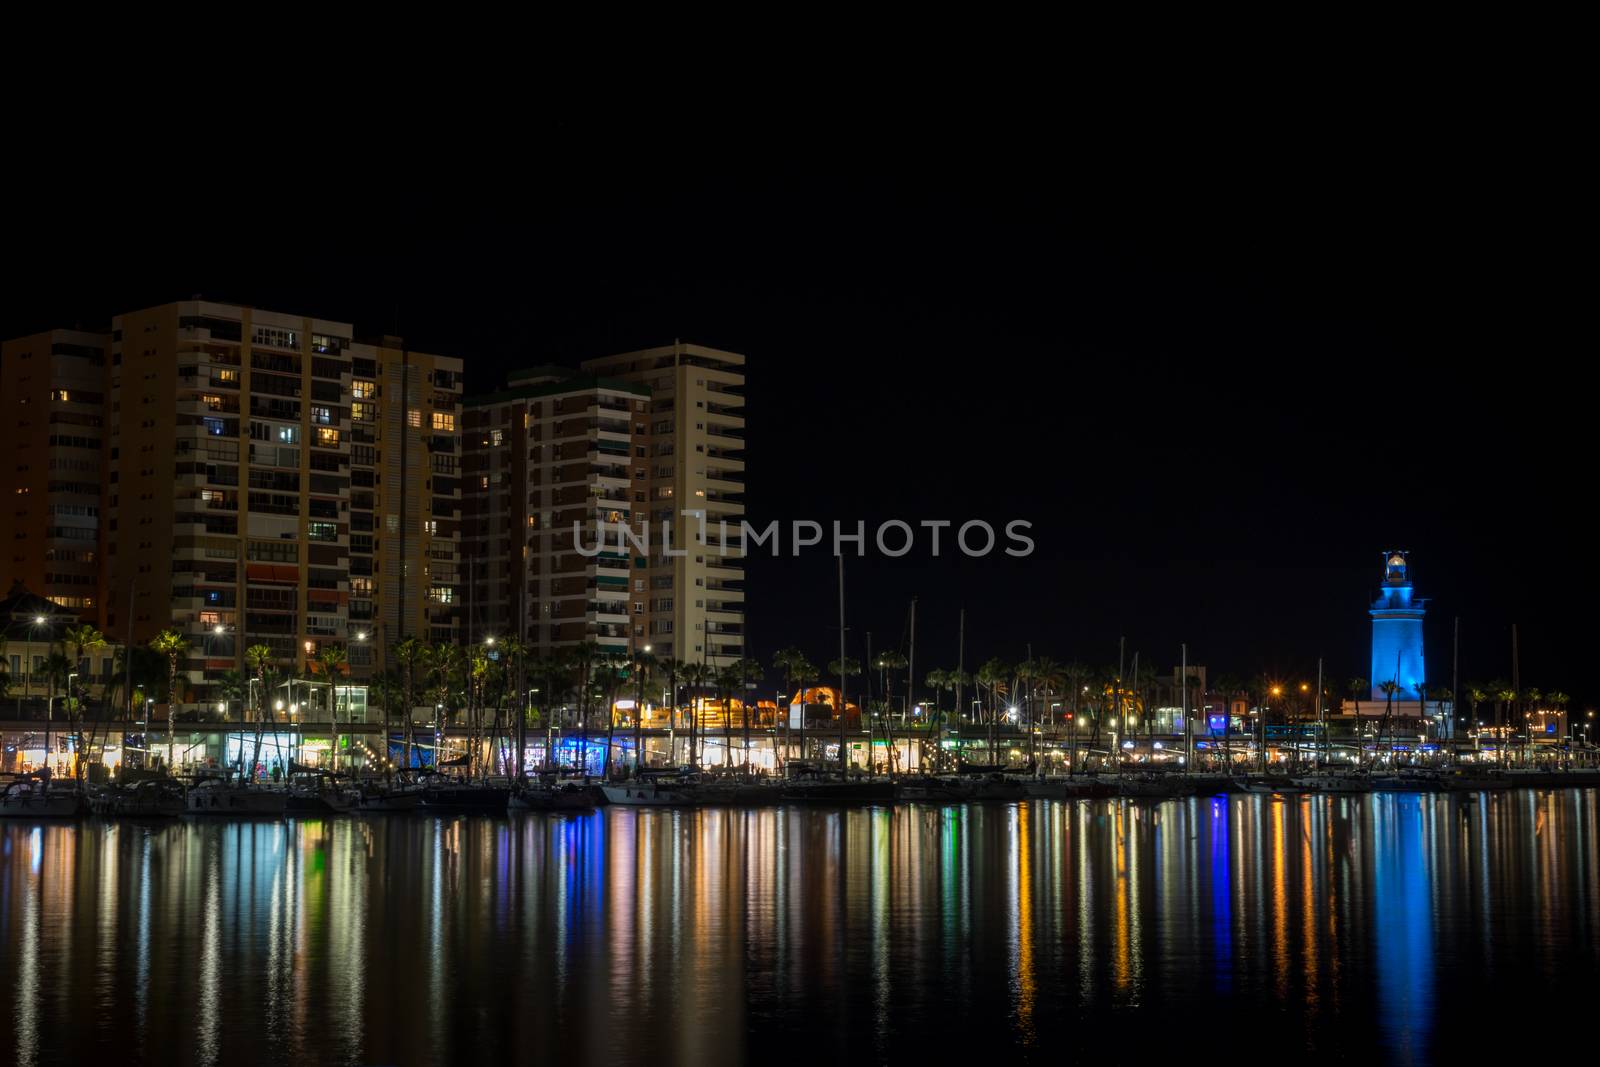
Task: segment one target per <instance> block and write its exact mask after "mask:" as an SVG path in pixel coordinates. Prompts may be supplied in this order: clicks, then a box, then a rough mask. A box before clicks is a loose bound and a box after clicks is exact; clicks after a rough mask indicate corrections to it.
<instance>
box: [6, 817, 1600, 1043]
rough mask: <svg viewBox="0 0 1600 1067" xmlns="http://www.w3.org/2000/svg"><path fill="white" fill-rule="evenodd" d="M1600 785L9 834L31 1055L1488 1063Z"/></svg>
mask: <svg viewBox="0 0 1600 1067" xmlns="http://www.w3.org/2000/svg"><path fill="white" fill-rule="evenodd" d="M1597 842H1600V812H1597V794H1596V793H1594V792H1562V793H1536V792H1522V793H1508V794H1503V795H1498V796H1490V795H1486V796H1483V797H1480V798H1476V799H1471V800H1467V799H1463V798H1460V797H1453V796H1446V797H1431V796H1383V795H1377V796H1351V797H1332V798H1326V797H1324V798H1297V799H1296V798H1283V799H1280V798H1276V797H1268V796H1244V797H1241V796H1232V797H1215V798H1199V799H1194V800H1185V801H1171V802H1166V803H1161V804H1138V803H1132V802H1126V801H1096V802H1086V803H1078V804H1074V805H1068V804H1052V803H1029V804H1024V805H1016V804H1011V805H1006V804H996V805H988V806H980V805H972V806H967V807H955V806H951V807H943V806H937V805H906V806H900V807H896V808H892V809H890V808H881V809H866V810H802V809H781V808H780V809H764V810H754V811H744V810H736V809H708V810H703V811H667V810H659V811H649V810H623V809H612V810H606V811H600V812H596V813H594V814H590V815H585V816H579V817H544V816H537V815H533V816H520V817H514V818H510V819H505V818H501V819H488V818H425V817H417V818H409V817H402V818H393V819H370V820H361V819H338V820H328V821H321V820H298V821H289V822H262V823H253V824H222V823H217V824H211V823H203V824H193V825H189V824H183V823H172V824H165V825H157V824H148V825H140V824H133V823H115V824H113V823H103V822H99V821H95V820H91V821H87V822H84V823H81V824H77V825H71V824H56V825H40V826H32V825H23V824H19V823H16V822H7V823H5V824H0V936H3V937H4V939H5V942H4V950H5V951H4V954H3V956H0V980H3V986H0V988H3V989H4V995H5V997H6V998H7V999H8V1001H9V1003H7V1004H6V1005H4V1011H3V1012H0V1041H3V1042H4V1047H5V1048H6V1050H7V1051H8V1052H10V1053H11V1054H12V1055H13V1056H14V1058H15V1059H16V1060H17V1061H18V1062H20V1063H66V1062H79V1061H87V1060H89V1059H90V1058H91V1057H116V1058H117V1059H118V1060H122V1061H128V1062H139V1061H155V1060H161V1061H166V1062H170V1063H174V1064H187V1063H202V1064H224V1063H225V1064H233V1063H250V1062H269V1061H272V1062H280V1063H282V1062H290V1063H296V1064H300V1063H324V1062H328V1063H358V1062H380V1063H449V1062H460V1061H464V1060H472V1059H478V1058H495V1059H499V1060H503V1061H505V1062H511V1063H517V1062H541V1061H554V1060H559V1061H560V1062H563V1063H570V1064H618V1063H628V1062H638V1061H650V1062H653V1063H663V1064H669V1063H696V1064H698V1063H737V1062H745V1061H761V1060H767V1061H774V1062H776V1061H790V1060H793V1059H795V1058H796V1057H804V1058H807V1059H810V1060H812V1061H813V1062H818V1063H824V1064H825V1063H828V1062H829V1061H836V1062H854V1061H858V1060H872V1061H897V1060H908V1061H909V1060H916V1059H926V1060H930V1061H932V1062H942V1061H944V1060H945V1059H947V1058H948V1057H949V1056H950V1055H951V1054H952V1053H953V1052H954V1051H956V1050H958V1049H961V1048H964V1047H969V1046H978V1047H981V1048H985V1049H988V1050H991V1052H994V1053H996V1054H998V1053H1000V1052H1003V1051H1007V1050H1011V1051H1015V1052H1016V1053H1017V1054H1018V1055H1019V1056H1020V1057H1021V1058H1023V1059H1030V1058H1031V1059H1039V1058H1044V1057H1051V1058H1055V1057H1062V1058H1065V1059H1068V1060H1070V1059H1072V1058H1074V1057H1076V1056H1079V1055H1112V1056H1117V1057H1122V1058H1142V1057H1147V1056H1152V1055H1156V1054H1160V1055H1182V1056H1184V1057H1185V1058H1186V1060H1187V1061H1189V1062H1212V1061H1220V1060H1226V1061H1228V1062H1232V1063H1237V1062H1238V1060H1239V1059H1240V1058H1241V1056H1248V1055H1251V1054H1254V1053H1253V1052H1252V1050H1261V1051H1262V1052H1267V1051H1274V1050H1275V1051H1277V1052H1280V1053H1284V1052H1300V1051H1302V1050H1309V1051H1311V1052H1313V1053H1315V1054H1317V1055H1319V1056H1348V1057H1352V1058H1353V1057H1356V1056H1362V1057H1367V1058H1371V1059H1376V1060H1378V1061H1380V1062H1382V1061H1395V1062H1417V1063H1421V1062H1429V1061H1437V1060H1439V1059H1442V1058H1446V1057H1450V1056H1466V1057H1470V1058H1472V1059H1474V1060H1476V1059H1478V1058H1481V1056H1482V1055H1483V1053H1484V1051H1485V1050H1486V1049H1487V1048H1490V1047H1492V1046H1494V1045H1495V1044H1496V1043H1498V1042H1499V1041H1501V1040H1502V1039H1504V1040H1505V1041H1507V1042H1509V1041H1512V1040H1514V1039H1515V1037H1516V1035H1517V1033H1518V1032H1519V1027H1518V1026H1515V1025H1510V1024H1507V1023H1503V1022H1502V1023H1494V1024H1492V1025H1491V1024H1486V1022H1485V1020H1486V1019H1487V1020H1495V1019H1499V1020H1516V1019H1529V1018H1540V1019H1560V1018H1570V1017H1573V1016H1572V1015H1571V1013H1573V1012H1577V1011H1582V1010H1583V1009H1584V1008H1586V1006H1587V1005H1586V997H1587V985H1586V982H1587V980H1588V978H1589V977H1590V976H1591V975H1592V974H1593V973H1595V970H1596V966H1597V964H1600V947H1597V945H1600V938H1597V935H1600V884H1597V878H1600V863H1597V858H1600V857H1597V855H1596V849H1597V847H1600V843H1597Z"/></svg>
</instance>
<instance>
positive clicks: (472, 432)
mask: <svg viewBox="0 0 1600 1067" xmlns="http://www.w3.org/2000/svg"><path fill="white" fill-rule="evenodd" d="M648 407H649V392H648V390H646V389H644V388H643V387H642V386H638V385H631V384H629V383H627V382H620V381H612V380H609V379H605V378H596V377H592V376H577V375H574V374H573V372H572V371H570V370H565V369H562V368H554V367H539V368H535V369H533V370H528V371H520V372H517V373H514V374H512V375H511V376H510V379H509V382H508V386H507V388H506V389H505V390H504V391H502V392H498V393H494V394H491V395H488V396H481V397H476V398H473V399H470V400H468V401H467V412H466V418H467V422H466V430H465V433H464V439H463V447H464V448H465V456H464V462H465V464H466V470H465V471H464V475H465V477H466V480H467V499H466V512H467V517H466V528H465V531H464V534H463V538H462V566H463V567H464V568H466V571H467V574H468V576H469V578H470V581H469V583H468V595H467V600H468V603H467V605H466V607H467V611H468V622H467V624H466V625H467V631H468V635H469V638H470V639H472V640H482V639H483V638H484V637H488V636H493V635H495V634H504V635H508V636H516V637H518V638H519V639H521V640H522V641H524V642H525V643H526V644H528V645H529V646H530V647H531V648H532V649H533V650H535V651H536V652H537V653H538V654H540V655H545V654H549V653H552V652H557V651H560V650H561V649H564V648H570V647H572V646H574V645H577V644H579V643H580V642H584V641H591V642H594V643H595V644H596V645H598V646H599V647H600V648H601V649H603V650H605V651H608V652H626V651H628V650H629V649H631V648H633V647H635V646H638V647H642V646H643V645H645V644H647V643H649V642H648V640H647V639H646V638H645V636H644V635H645V629H646V626H647V619H646V606H647V605H648V604H649V603H650V602H651V598H652V596H653V595H654V594H653V592H652V590H651V589H650V587H649V578H648V571H647V570H646V569H644V568H642V567H639V566H638V565H637V561H636V558H635V555H634V554H633V553H630V552H627V551H621V550H619V548H618V545H619V544H624V543H626V542H624V540H623V538H622V537H621V536H620V531H621V530H622V529H624V528H626V527H628V526H629V524H630V523H632V522H633V521H634V517H635V516H636V515H639V514H641V513H642V512H643V511H644V510H645V501H646V490H645V482H646V481H647V475H646V466H647V464H646V459H645V457H642V456H638V455H636V452H637V449H638V447H639V446H637V445H636V444H635V440H636V438H641V437H642V432H640V431H642V426H643V424H644V422H645V420H646V418H647V415H648ZM574 530H576V531H577V536H578V537H579V538H580V539H581V543H582V544H583V545H585V546H589V547H592V546H594V545H596V544H597V543H599V542H600V541H602V540H603V541H604V547H603V548H602V549H601V550H600V552H599V553H598V554H584V553H580V552H578V551H577V550H576V547H575V546H574V542H573V538H574ZM665 595H668V596H670V595H671V594H670V591H668V592H667V593H666V594H665Z"/></svg>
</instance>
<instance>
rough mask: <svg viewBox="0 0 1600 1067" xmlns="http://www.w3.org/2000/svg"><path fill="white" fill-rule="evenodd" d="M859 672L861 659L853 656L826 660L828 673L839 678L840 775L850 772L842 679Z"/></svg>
mask: <svg viewBox="0 0 1600 1067" xmlns="http://www.w3.org/2000/svg"><path fill="white" fill-rule="evenodd" d="M860 673H861V661H860V660H858V659H856V658H855V657H854V656H846V657H844V659H836V660H830V661H828V674H830V675H831V676H833V677H834V678H837V679H839V699H838V701H837V704H838V707H837V708H836V709H835V710H836V711H837V713H838V716H839V773H840V774H841V775H845V774H849V773H850V762H849V761H850V753H849V745H848V743H847V742H846V740H845V721H844V719H845V700H844V686H845V681H844V680H845V679H846V678H854V677H857V676H858V675H860Z"/></svg>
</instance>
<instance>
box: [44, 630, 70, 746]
mask: <svg viewBox="0 0 1600 1067" xmlns="http://www.w3.org/2000/svg"><path fill="white" fill-rule="evenodd" d="M71 671H72V664H71V663H70V662H69V661H68V659H67V657H66V655H65V654H63V653H61V652H58V651H56V650H54V649H52V650H50V651H49V652H48V653H47V654H46V655H45V658H44V677H45V684H46V686H47V687H48V688H47V696H46V697H45V703H44V765H45V767H47V768H48V767H49V766H50V756H51V754H52V753H53V752H54V751H55V749H54V747H53V745H52V742H51V738H50V721H51V719H52V718H54V714H53V713H54V711H55V702H56V683H57V682H59V683H60V684H61V686H62V687H63V688H65V687H66V684H67V675H68V674H70V673H71Z"/></svg>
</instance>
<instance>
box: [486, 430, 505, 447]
mask: <svg viewBox="0 0 1600 1067" xmlns="http://www.w3.org/2000/svg"><path fill="white" fill-rule="evenodd" d="M489 443H490V444H493V445H503V444H505V443H506V434H505V431H504V430H490V431H489Z"/></svg>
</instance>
